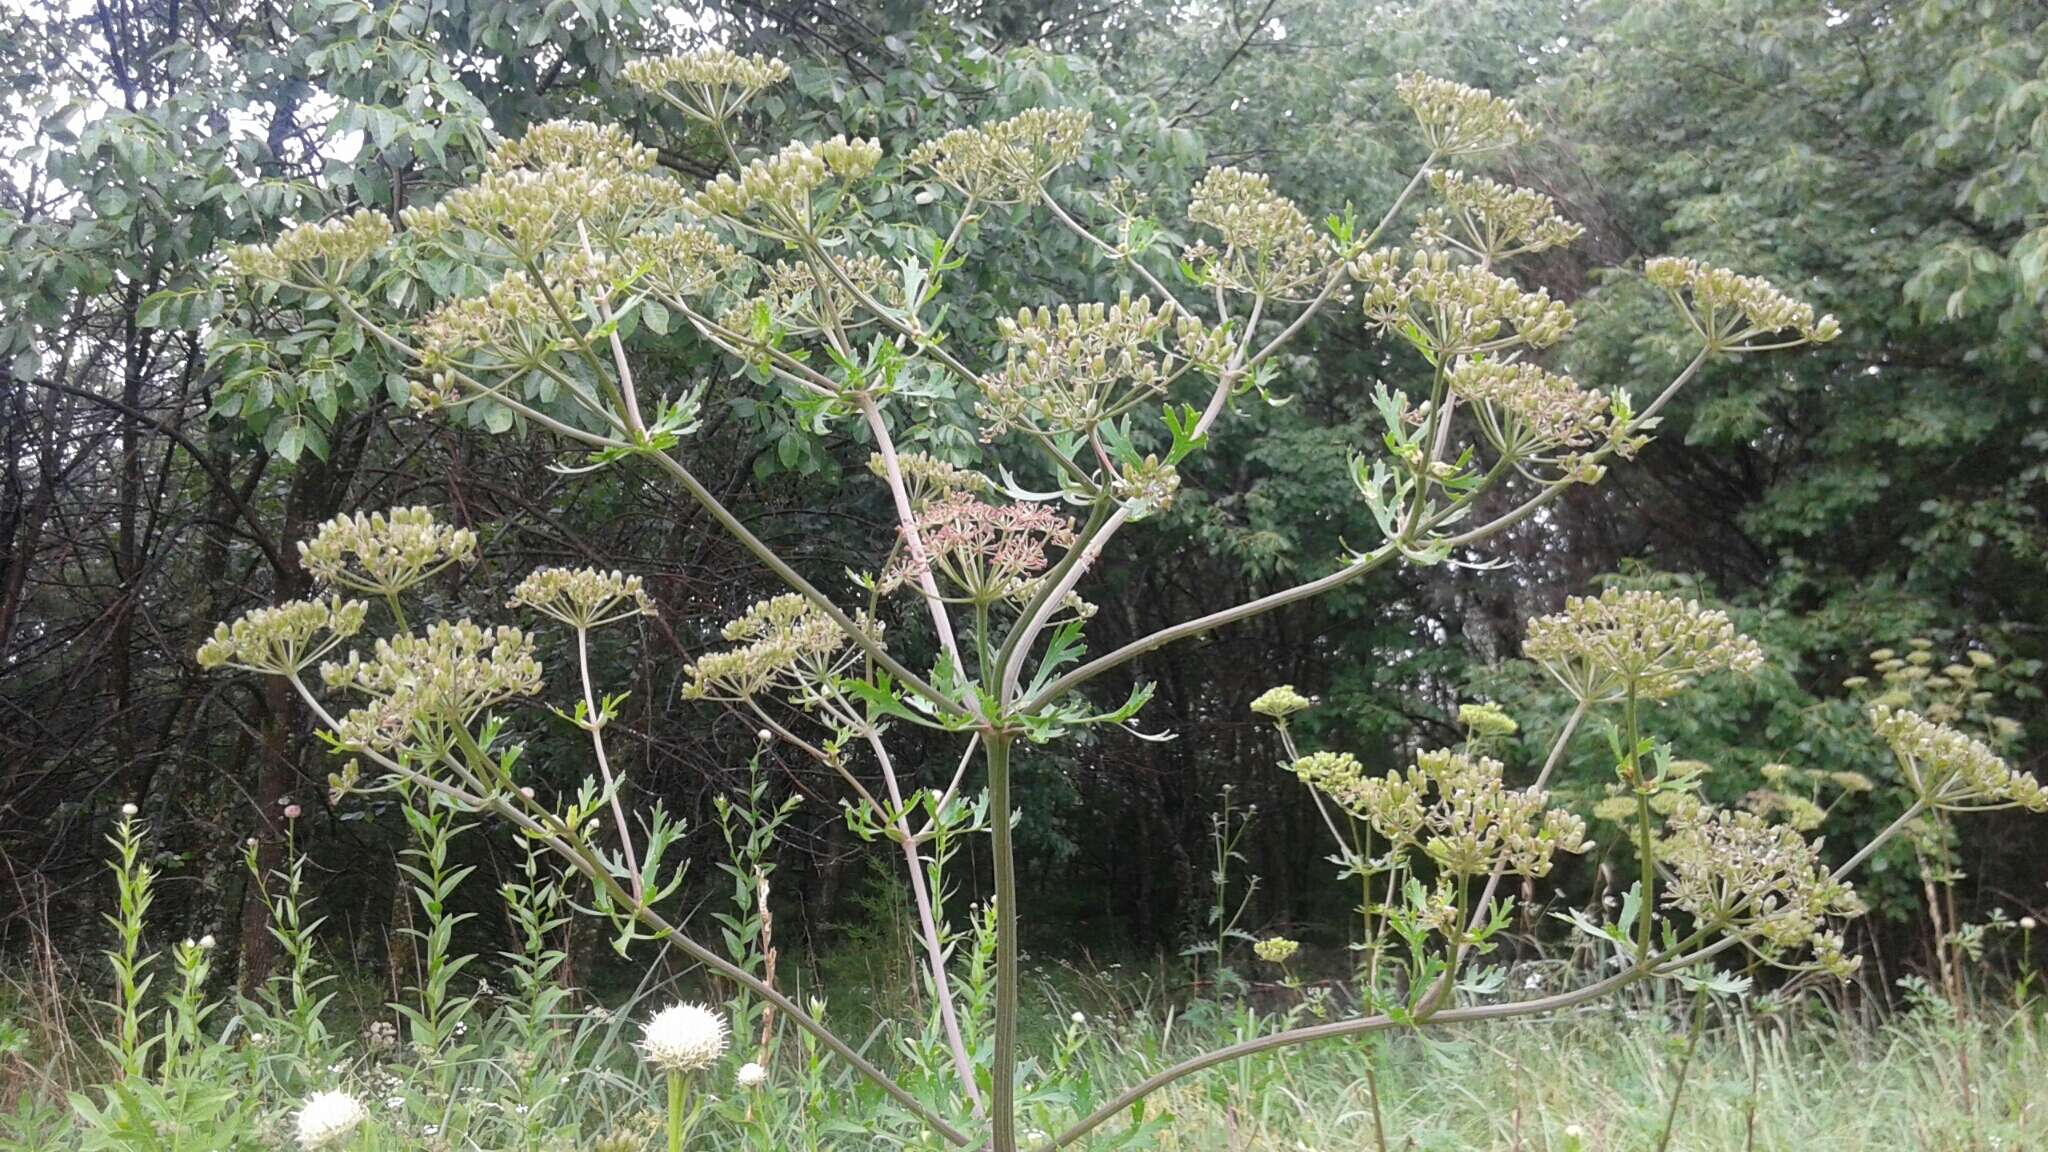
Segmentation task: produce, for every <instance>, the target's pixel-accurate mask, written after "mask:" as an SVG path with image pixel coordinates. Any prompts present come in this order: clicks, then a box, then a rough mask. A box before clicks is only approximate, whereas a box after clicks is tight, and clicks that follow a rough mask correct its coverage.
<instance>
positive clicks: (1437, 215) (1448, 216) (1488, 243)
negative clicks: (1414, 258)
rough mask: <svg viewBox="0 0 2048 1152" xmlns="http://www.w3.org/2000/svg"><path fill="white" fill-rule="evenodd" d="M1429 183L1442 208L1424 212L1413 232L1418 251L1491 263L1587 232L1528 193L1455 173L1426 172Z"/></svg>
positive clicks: (1553, 203) (1546, 199)
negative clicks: (1440, 250)
mask: <svg viewBox="0 0 2048 1152" xmlns="http://www.w3.org/2000/svg"><path fill="white" fill-rule="evenodd" d="M1429 183H1430V187H1432V188H1433V189H1435V190H1436V194H1437V196H1438V197H1439V198H1440V199H1442V200H1443V204H1442V205H1441V206H1440V207H1435V208H1431V209H1429V210H1428V211H1427V212H1424V213H1423V216H1422V221H1421V223H1420V224H1418V225H1417V226H1416V229H1415V243H1416V244H1417V245H1419V246H1421V247H1425V248H1434V247H1441V246H1443V245H1447V244H1448V245H1455V246H1457V247H1459V248H1463V249H1464V250H1465V251H1467V252H1469V253H1471V254H1472V255H1474V256H1477V257H1479V258H1480V259H1481V260H1484V261H1489V262H1490V261H1494V260H1504V259H1506V258H1508V257H1510V256H1520V255H1523V254H1526V253H1530V252H1541V251H1543V250H1544V249H1546V248H1560V247H1563V246H1564V245H1566V244H1570V243H1571V242H1572V241H1574V240H1577V239H1578V238H1579V237H1580V236H1583V235H1585V232H1586V230H1585V229H1584V228H1583V227H1581V226H1579V225H1577V224H1574V223H1572V222H1571V221H1569V220H1567V219H1565V218H1564V217H1562V216H1560V215H1558V214H1557V202H1556V201H1554V200H1552V199H1551V198H1550V197H1548V196H1545V195H1544V194H1543V193H1541V192H1538V191H1535V190H1534V189H1531V188H1517V187H1515V186H1514V185H1512V184H1502V183H1500V182H1499V181H1497V180H1489V179H1487V178H1486V177H1484V176H1468V175H1466V174H1465V173H1463V172H1455V171H1453V172H1441V171H1439V172H1431V173H1430V174H1429Z"/></svg>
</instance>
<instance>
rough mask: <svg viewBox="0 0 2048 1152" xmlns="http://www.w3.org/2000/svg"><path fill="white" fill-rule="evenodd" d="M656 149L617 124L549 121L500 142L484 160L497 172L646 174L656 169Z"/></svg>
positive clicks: (486, 164) (487, 165) (584, 121)
mask: <svg viewBox="0 0 2048 1152" xmlns="http://www.w3.org/2000/svg"><path fill="white" fill-rule="evenodd" d="M654 162H655V156H654V149H652V148H649V147H647V146H645V145H643V144H638V143H635V142H634V140H633V138H632V137H631V136H629V135H627V134H626V130H625V129H623V128H621V127H619V126H618V125H616V124H593V123H591V122H590V121H588V120H549V121H546V122H544V123H540V124H535V125H534V126H533V127H531V128H528V129H527V130H526V132H525V134H524V135H521V136H518V137H515V138H513V139H510V140H504V141H500V142H499V143H498V145H497V147H495V148H492V149H491V151H490V154H489V155H488V156H485V157H484V164H485V166H486V167H488V168H489V169H490V170H492V171H494V172H502V171H504V170H506V169H508V168H536V169H544V168H552V167H562V168H599V169H616V170H618V171H622V172H645V171H648V170H649V169H651V168H653V167H654Z"/></svg>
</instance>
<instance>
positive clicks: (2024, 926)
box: [2020, 916, 2035, 932]
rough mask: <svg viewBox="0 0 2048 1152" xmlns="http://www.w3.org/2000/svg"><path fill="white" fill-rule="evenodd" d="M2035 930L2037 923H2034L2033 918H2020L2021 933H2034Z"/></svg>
mask: <svg viewBox="0 0 2048 1152" xmlns="http://www.w3.org/2000/svg"><path fill="white" fill-rule="evenodd" d="M2034 928H2035V923H2034V918H2033V917H2032V916H2022V917H2020V930H2021V931H2023V932H2032V931H2033V930H2034Z"/></svg>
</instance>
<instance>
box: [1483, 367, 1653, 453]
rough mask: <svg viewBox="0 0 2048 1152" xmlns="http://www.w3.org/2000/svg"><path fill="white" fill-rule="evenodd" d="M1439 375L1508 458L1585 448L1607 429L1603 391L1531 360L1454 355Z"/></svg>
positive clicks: (1608, 407) (1607, 405)
mask: <svg viewBox="0 0 2048 1152" xmlns="http://www.w3.org/2000/svg"><path fill="white" fill-rule="evenodd" d="M1445 379H1446V382H1447V383H1448V384H1449V385H1450V388H1451V391H1452V392H1453V393H1455V394H1456V395H1458V396H1459V397H1461V398H1463V399H1464V400H1466V401H1467V402H1468V403H1471V404H1472V405H1474V407H1475V411H1476V413H1477V417H1478V420H1479V427H1480V431H1481V432H1482V433H1483V434H1484V435H1485V436H1486V439H1487V441H1488V442H1489V443H1490V444H1492V445H1493V447H1494V449H1495V450H1496V451H1498V452H1500V454H1501V455H1503V456H1506V457H1509V458H1512V459H1532V458H1533V459H1539V460H1540V459H1544V458H1545V457H1546V456H1547V455H1549V454H1551V453H1556V452H1558V451H1560V450H1566V451H1569V452H1575V451H1578V450H1582V449H1586V448H1590V447H1592V446H1593V445H1594V444H1595V443H1597V442H1598V441H1600V440H1603V439H1605V438H1606V437H1607V435H1608V434H1609V432H1610V431H1611V430H1612V429H1613V423H1612V422H1611V421H1610V419H1609V415H1610V413H1611V411H1612V409H1613V407H1614V401H1613V399H1612V398H1610V397H1609V396H1608V395H1607V394H1606V393H1605V392H1600V391H1597V390H1589V389H1586V388H1582V387H1580V386H1579V382H1578V381H1576V380H1573V379H1572V378H1571V377H1569V376H1561V375H1559V374H1557V373H1555V372H1549V371H1546V370H1544V369H1542V368H1539V367H1537V366H1536V365H1534V364H1529V363H1524V362H1519V361H1516V362H1507V361H1501V360H1496V359H1492V358H1487V357H1482V358H1480V359H1476V360H1475V359H1469V358H1460V359H1459V360H1458V361H1457V362H1456V363H1455V364H1453V365H1452V367H1451V370H1450V371H1449V372H1448V373H1447V374H1446V376H1445Z"/></svg>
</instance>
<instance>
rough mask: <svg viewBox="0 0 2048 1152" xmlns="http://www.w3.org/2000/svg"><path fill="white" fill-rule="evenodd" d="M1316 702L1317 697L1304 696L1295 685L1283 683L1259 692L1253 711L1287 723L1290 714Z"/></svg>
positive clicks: (1253, 702)
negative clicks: (1296, 689)
mask: <svg viewBox="0 0 2048 1152" xmlns="http://www.w3.org/2000/svg"><path fill="white" fill-rule="evenodd" d="M1315 702H1316V701H1315V697H1313V696H1303V695H1302V694H1301V693H1299V692H1296V691H1295V690H1294V685H1292V684H1282V685H1280V686H1279V687H1278V688H1268V689H1266V690H1265V691H1264V692H1261V693H1259V698H1258V699H1256V700H1254V701H1252V711H1254V712H1256V713H1258V714H1259V715H1261V716H1264V717H1266V718H1267V719H1270V720H1277V721H1280V722H1282V723H1285V722H1286V720H1287V718H1288V717H1289V716H1292V715H1294V714H1295V713H1296V712H1300V711H1303V710H1304V709H1307V708H1310V707H1312V706H1314V704H1315Z"/></svg>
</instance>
